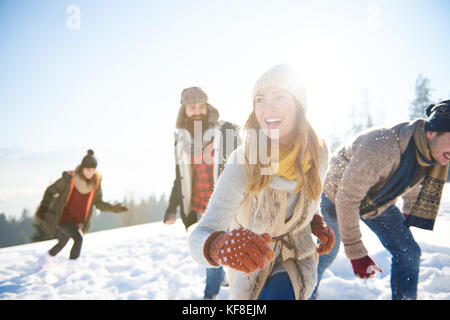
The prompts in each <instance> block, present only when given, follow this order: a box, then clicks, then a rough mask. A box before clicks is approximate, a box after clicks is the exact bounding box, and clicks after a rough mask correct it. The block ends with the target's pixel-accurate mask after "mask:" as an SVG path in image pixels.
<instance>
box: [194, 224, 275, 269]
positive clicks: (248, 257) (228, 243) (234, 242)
mask: <svg viewBox="0 0 450 320" xmlns="http://www.w3.org/2000/svg"><path fill="white" fill-rule="evenodd" d="M270 241H271V236H270V235H269V234H268V233H263V234H262V235H258V234H256V233H254V232H252V231H250V230H248V229H245V228H238V229H234V230H233V231H231V232H227V233H225V232H223V231H219V232H214V233H213V234H211V236H209V238H208V239H207V240H206V242H205V246H204V248H203V253H204V256H205V258H206V259H207V260H208V261H209V262H210V263H211V264H213V265H224V266H228V267H230V268H232V269H235V270H238V271H242V272H245V273H251V272H253V271H255V270H256V269H263V268H264V266H265V265H266V262H267V261H272V260H273V258H274V257H275V253H274V252H273V250H272V249H271V248H270V247H269V243H270Z"/></svg>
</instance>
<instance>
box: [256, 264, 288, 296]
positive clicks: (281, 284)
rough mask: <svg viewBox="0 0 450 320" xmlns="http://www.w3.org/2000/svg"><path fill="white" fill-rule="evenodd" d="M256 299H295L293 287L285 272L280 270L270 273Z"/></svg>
mask: <svg viewBox="0 0 450 320" xmlns="http://www.w3.org/2000/svg"><path fill="white" fill-rule="evenodd" d="M258 300H295V295H294V289H293V288H292V283H291V279H289V276H288V274H287V272H286V271H282V272H277V273H275V274H274V275H272V276H271V277H270V278H269V280H268V281H267V284H266V285H265V286H264V288H263V290H262V291H261V294H260V295H259V297H258Z"/></svg>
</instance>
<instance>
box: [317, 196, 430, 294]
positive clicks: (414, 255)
mask: <svg viewBox="0 0 450 320" xmlns="http://www.w3.org/2000/svg"><path fill="white" fill-rule="evenodd" d="M321 212H322V215H323V217H324V220H325V222H326V223H327V224H328V225H329V226H330V227H331V229H333V232H334V234H335V235H336V244H335V246H334V248H333V249H332V251H331V252H330V253H329V254H327V255H321V256H320V258H319V265H318V267H317V280H318V282H317V286H316V289H315V290H314V293H313V295H312V297H316V296H317V287H318V286H319V282H320V280H321V279H322V276H323V273H324V271H325V270H326V269H327V268H328V267H329V266H330V265H331V264H332V263H333V261H334V259H335V258H336V256H337V253H338V251H339V242H340V234H339V228H338V223H337V218H336V208H335V206H334V204H333V203H332V202H331V201H330V199H328V198H327V197H326V196H325V195H324V194H322V201H321ZM362 221H363V222H364V223H365V224H366V225H367V226H368V227H369V228H370V229H371V230H372V231H373V232H374V233H375V234H376V235H377V237H378V239H380V241H381V244H382V245H383V246H384V247H385V248H386V249H387V250H388V251H389V253H390V254H391V255H392V261H391V291H392V299H393V300H401V299H416V298H417V285H418V282H419V266H420V254H421V252H420V247H419V245H418V244H417V242H416V241H415V240H414V237H413V235H412V233H411V231H410V230H409V229H408V228H407V227H405V225H404V222H405V218H404V216H403V214H402V213H401V212H400V210H399V209H398V208H397V207H396V206H395V205H393V206H390V207H389V208H387V209H386V210H385V211H383V212H382V213H381V214H380V215H379V216H377V217H375V218H373V219H362Z"/></svg>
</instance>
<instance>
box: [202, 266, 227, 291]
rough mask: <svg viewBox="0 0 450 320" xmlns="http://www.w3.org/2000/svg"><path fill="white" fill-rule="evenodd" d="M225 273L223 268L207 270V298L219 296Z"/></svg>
mask: <svg viewBox="0 0 450 320" xmlns="http://www.w3.org/2000/svg"><path fill="white" fill-rule="evenodd" d="M224 276H225V272H224V271H223V268H222V267H219V268H207V269H206V287H205V298H213V297H214V296H216V295H218V294H219V291H220V285H221V284H222V281H223V278H224Z"/></svg>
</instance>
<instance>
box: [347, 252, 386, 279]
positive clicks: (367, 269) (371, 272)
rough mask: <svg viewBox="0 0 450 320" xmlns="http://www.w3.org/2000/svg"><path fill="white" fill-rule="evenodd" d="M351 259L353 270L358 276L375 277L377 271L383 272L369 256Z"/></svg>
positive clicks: (364, 277)
mask: <svg viewBox="0 0 450 320" xmlns="http://www.w3.org/2000/svg"><path fill="white" fill-rule="evenodd" d="M350 261H351V263H352V267H353V272H354V273H355V275H356V276H357V277H358V278H361V279H369V278H372V277H374V276H375V274H376V273H377V272H383V270H382V269H381V268H380V267H379V266H378V265H377V264H376V263H375V262H374V261H373V260H372V259H371V258H370V257H369V256H365V257H363V258H360V259H353V260H350Z"/></svg>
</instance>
